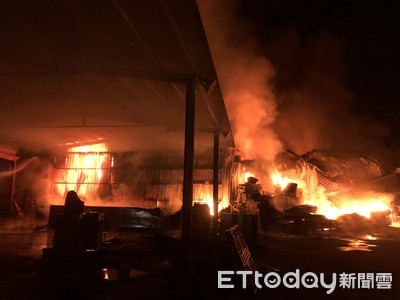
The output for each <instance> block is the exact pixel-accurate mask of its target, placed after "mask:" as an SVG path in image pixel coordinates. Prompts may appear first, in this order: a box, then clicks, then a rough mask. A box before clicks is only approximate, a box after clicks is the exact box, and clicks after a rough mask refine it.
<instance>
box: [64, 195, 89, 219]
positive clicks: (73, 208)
mask: <svg viewBox="0 0 400 300" xmlns="http://www.w3.org/2000/svg"><path fill="white" fill-rule="evenodd" d="M83 208H84V203H83V201H82V200H81V199H79V197H78V194H77V193H76V192H75V191H69V192H68V193H67V197H66V198H65V202H64V216H66V217H67V218H71V219H75V220H78V219H79V216H80V214H82V213H83Z"/></svg>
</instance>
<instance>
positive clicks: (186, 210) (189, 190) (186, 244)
mask: <svg viewBox="0 0 400 300" xmlns="http://www.w3.org/2000/svg"><path fill="white" fill-rule="evenodd" d="M195 99H196V86H195V82H194V81H189V82H187V83H186V115H185V149H184V164H183V203H182V225H181V239H182V255H183V256H184V257H182V258H183V259H185V258H188V257H189V253H190V240H191V231H192V203H193V165H194V124H195V123H194V121H195Z"/></svg>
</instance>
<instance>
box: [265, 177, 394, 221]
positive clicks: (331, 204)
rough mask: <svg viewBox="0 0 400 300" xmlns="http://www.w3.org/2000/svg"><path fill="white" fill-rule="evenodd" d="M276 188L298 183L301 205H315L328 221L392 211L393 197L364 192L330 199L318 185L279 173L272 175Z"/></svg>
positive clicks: (367, 216)
mask: <svg viewBox="0 0 400 300" xmlns="http://www.w3.org/2000/svg"><path fill="white" fill-rule="evenodd" d="M271 180H272V183H273V184H274V186H276V187H278V188H280V189H281V190H284V189H285V188H286V186H287V185H288V184H289V183H296V184H297V185H298V188H300V189H301V199H299V201H300V202H299V203H298V204H299V205H300V204H308V205H313V206H316V207H317V208H318V210H317V213H318V214H322V215H324V216H325V217H327V218H328V219H337V218H338V217H340V216H342V215H346V214H353V213H356V214H359V215H361V216H363V217H366V218H368V219H369V218H371V214H372V213H374V212H385V211H389V210H390V203H391V200H392V198H391V196H390V195H387V194H383V193H374V192H368V193H366V192H363V193H356V194H351V195H350V194H348V193H347V194H341V195H336V196H335V197H331V198H328V196H327V195H326V193H325V189H324V187H322V186H318V185H316V184H314V185H311V184H307V182H306V181H305V180H303V179H301V178H294V177H293V178H289V177H288V176H284V175H282V174H281V173H279V172H278V171H276V170H275V171H274V172H273V173H272V174H271Z"/></svg>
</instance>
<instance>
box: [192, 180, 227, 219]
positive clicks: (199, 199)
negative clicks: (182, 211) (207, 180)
mask: <svg viewBox="0 0 400 300" xmlns="http://www.w3.org/2000/svg"><path fill="white" fill-rule="evenodd" d="M193 199H194V201H193V202H194V203H199V204H207V205H208V207H209V209H210V215H211V216H214V200H213V186H212V184H195V185H194V191H193ZM228 206H229V201H228V198H227V197H226V196H224V195H219V203H218V211H221V210H222V209H224V208H226V207H228Z"/></svg>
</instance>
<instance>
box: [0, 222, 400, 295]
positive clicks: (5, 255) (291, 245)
mask: <svg viewBox="0 0 400 300" xmlns="http://www.w3.org/2000/svg"><path fill="white" fill-rule="evenodd" d="M45 223H46V222H45V221H43V220H2V221H0V266H1V267H0V299H5V300H9V299H10V300H11V299H134V298H136V299H138V297H146V298H147V299H177V298H178V297H191V298H194V299H209V298H213V299H214V298H215V297H220V298H221V299H246V298H249V299H251V298H255V299H354V298H357V299H399V297H400V296H399V295H400V271H399V270H400V269H399V267H400V229H399V228H395V227H385V228H379V229H374V230H371V229H368V232H366V231H365V230H364V231H363V230H358V231H352V232H349V231H339V232H338V231H333V232H324V231H322V232H314V233H308V234H303V235H299V234H292V233H289V232H282V231H277V230H269V231H263V232H259V235H258V239H257V243H256V244H255V245H254V246H252V247H251V248H250V251H251V254H252V258H253V260H254V261H255V263H256V266H257V269H258V270H260V272H263V274H266V273H268V272H272V271H275V272H276V273H278V274H279V275H280V276H281V277H283V275H284V274H285V273H287V272H295V271H296V270H297V269H298V270H299V273H300V276H302V275H303V274H304V273H306V272H314V273H316V274H317V275H318V276H319V274H320V273H323V274H324V275H325V277H326V278H328V279H330V278H331V277H332V274H333V273H336V274H337V276H339V274H340V273H343V272H345V273H349V274H350V273H355V274H356V276H357V275H358V273H374V274H376V273H390V274H391V275H392V282H391V283H392V286H391V288H390V289H377V288H376V287H375V288H370V289H367V288H363V289H361V288H357V286H355V287H356V288H354V289H347V288H346V289H345V288H342V287H339V282H337V285H336V287H335V289H334V291H333V292H332V293H331V294H329V295H328V294H327V293H326V291H327V289H326V288H323V287H322V288H321V287H320V288H313V289H308V288H305V287H304V286H302V285H301V286H300V288H299V289H296V288H295V289H289V288H286V287H285V286H283V284H281V285H280V286H279V287H278V288H274V289H272V288H267V287H265V285H263V288H261V289H257V290H256V294H255V295H254V294H253V293H252V292H251V291H250V290H249V289H247V290H243V289H242V288H241V287H240V280H237V279H238V278H237V277H235V278H234V280H233V283H234V284H235V285H236V288H235V289H217V271H218V270H222V269H219V268H228V267H229V265H226V264H225V265H224V264H218V263H216V262H215V260H214V257H215V256H213V254H211V253H210V252H209V251H210V248H208V244H209V242H205V243H204V245H202V244H198V245H197V249H196V253H197V256H196V255H195V256H194V257H193V260H192V261H193V263H192V265H191V266H192V267H191V268H190V270H189V271H188V272H183V273H182V274H181V273H180V272H173V271H171V270H174V268H172V267H171V266H173V264H174V259H175V258H176V257H177V252H176V251H177V249H178V248H177V245H178V239H177V234H179V232H176V231H175V232H174V231H170V232H163V233H160V232H158V233H156V234H155V233H150V232H143V231H141V232H137V231H136V232H107V233H106V236H105V240H107V241H109V243H108V245H107V246H106V247H105V248H104V249H103V250H101V251H94V252H87V253H86V254H85V255H84V256H82V257H79V258H68V259H54V258H52V257H51V256H48V255H44V256H43V255H42V254H43V253H44V252H43V251H42V249H43V248H46V247H47V243H48V239H49V236H51V235H49V229H48V227H47V226H46V224H45ZM218 258H221V257H218ZM199 270H200V271H199ZM106 273H107V276H108V277H109V278H108V279H105V277H106V276H105V274H106ZM114 279H115V280H114ZM328 279H327V282H330V280H328Z"/></svg>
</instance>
